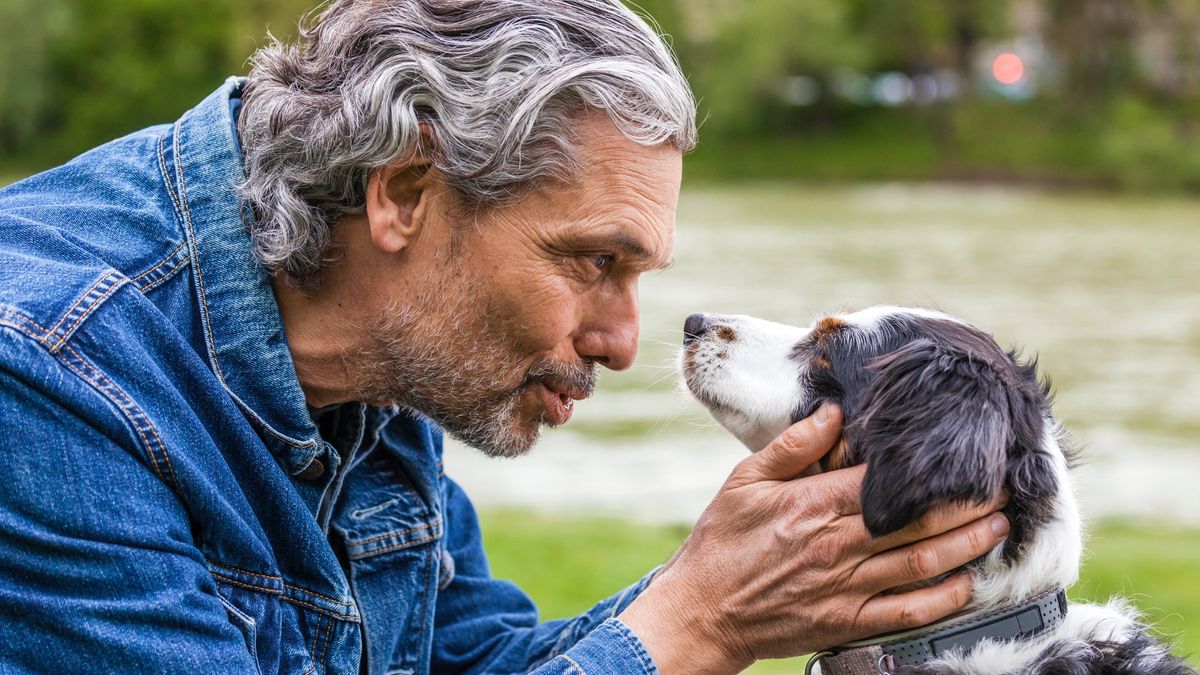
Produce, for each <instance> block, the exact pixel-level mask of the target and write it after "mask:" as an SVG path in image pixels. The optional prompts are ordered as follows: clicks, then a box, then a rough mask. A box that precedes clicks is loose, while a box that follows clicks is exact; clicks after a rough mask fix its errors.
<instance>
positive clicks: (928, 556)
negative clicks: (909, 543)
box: [906, 546, 938, 579]
mask: <svg viewBox="0 0 1200 675" xmlns="http://www.w3.org/2000/svg"><path fill="white" fill-rule="evenodd" d="M937 563H938V559H937V554H936V553H934V551H933V550H931V549H930V548H928V547H926V546H916V547H913V548H912V549H910V550H909V552H908V555H907V560H906V564H907V567H908V572H909V573H910V574H911V575H912V578H913V579H928V578H929V577H931V576H933V575H935V574H937V572H938V570H937Z"/></svg>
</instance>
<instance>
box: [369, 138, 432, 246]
mask: <svg viewBox="0 0 1200 675" xmlns="http://www.w3.org/2000/svg"><path fill="white" fill-rule="evenodd" d="M435 173H436V171H434V170H433V169H432V165H431V164H430V163H429V161H428V160H425V159H421V158H417V159H415V160H413V161H411V162H403V163H396V164H384V165H383V166H377V167H375V168H374V169H372V170H371V176H370V178H369V179H368V180H367V195H366V196H367V203H366V208H367V221H368V222H369V223H370V227H371V240H372V241H374V242H375V245H376V246H378V247H379V248H380V250H382V251H384V252H385V253H397V252H399V251H401V250H402V249H404V247H406V246H408V244H409V242H410V241H412V238H413V237H414V236H416V234H417V233H418V232H419V231H420V230H421V227H422V226H423V225H424V224H425V219H426V217H427V216H428V209H429V199H430V196H431V195H430V187H431V183H432V182H433V180H432V179H433V174H435Z"/></svg>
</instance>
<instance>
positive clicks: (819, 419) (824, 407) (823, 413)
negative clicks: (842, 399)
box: [812, 402, 833, 424]
mask: <svg viewBox="0 0 1200 675" xmlns="http://www.w3.org/2000/svg"><path fill="white" fill-rule="evenodd" d="M832 405H833V404H832V403H829V402H825V403H822V404H821V407H820V408H817V412H815V413H813V416H812V419H813V424H825V423H826V422H828V421H829V408H830V406H832Z"/></svg>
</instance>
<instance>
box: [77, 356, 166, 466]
mask: <svg viewBox="0 0 1200 675" xmlns="http://www.w3.org/2000/svg"><path fill="white" fill-rule="evenodd" d="M64 347H65V348H66V349H67V350H68V351H69V352H71V354H73V355H74V356H75V358H76V359H79V362H80V363H82V364H83V365H84V366H85V367H86V368H88V369H90V370H91V371H92V372H93V373H95V375H96V377H98V378H100V379H101V380H102V381H103V382H104V383H105V384H107V385H108V386H109V388H111V389H112V390H113V392H114V394H116V395H118V396H120V397H121V399H122V400H124V401H125V403H126V405H121V404H120V403H117V402H116V401H113V402H114V403H117V405H118V407H120V408H121V409H122V410H124V411H125V412H126V414H127V415H132V412H130V410H129V409H132V410H133V411H134V412H136V413H138V414H139V416H140V417H141V418H143V419H145V420H146V427H147V429H146V430H147V431H148V432H149V433H150V435H151V436H152V437H153V438H154V444H155V445H157V446H158V449H159V450H161V451H162V454H163V460H164V461H166V463H167V470H168V471H169V472H170V474H171V483H173V484H174V485H175V486H178V485H179V480H178V478H177V477H176V475H175V467H174V466H173V465H172V464H171V456H170V454H168V453H167V448H166V446H164V445H163V444H162V439H161V438H159V436H158V431H157V430H156V429H155V428H154V423H153V422H151V421H150V418H148V417H146V414H145V413H144V412H143V411H142V410H141V408H138V406H137V404H136V403H134V401H133V399H131V398H129V395H128V394H126V393H125V391H124V390H122V389H121V388H120V387H118V386H117V385H116V383H115V382H113V381H112V380H110V379H108V377H107V376H105V374H104V373H103V372H102V371H100V370H99V369H98V368H96V367H95V366H94V365H92V364H91V363H90V362H89V361H88V360H87V359H85V358H84V357H83V356H81V355H80V354H79V352H77V351H75V349H74V348H73V347H71V346H70V345H64ZM64 363H66V362H65V361H64ZM109 400H112V399H109ZM129 421H130V422H132V423H133V426H134V428H135V429H137V430H138V434H139V435H141V436H142V440H143V442H145V443H146V450H147V451H148V452H149V453H150V455H151V457H153V455H154V450H153V449H152V448H150V442H149V441H147V440H146V436H145V435H144V434H143V433H142V428H141V425H139V424H138V423H137V421H136V420H133V419H130V420H129ZM157 464H158V462H157V461H155V465H156V466H157ZM159 478H160V479H163V480H166V479H165V478H163V477H162V475H161V474H160V475H159Z"/></svg>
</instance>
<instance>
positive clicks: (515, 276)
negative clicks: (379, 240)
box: [347, 117, 681, 457]
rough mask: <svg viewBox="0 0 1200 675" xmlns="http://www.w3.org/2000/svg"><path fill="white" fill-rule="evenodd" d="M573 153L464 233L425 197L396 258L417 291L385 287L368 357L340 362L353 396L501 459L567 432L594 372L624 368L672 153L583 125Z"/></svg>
mask: <svg viewBox="0 0 1200 675" xmlns="http://www.w3.org/2000/svg"><path fill="white" fill-rule="evenodd" d="M579 150H580V156H581V157H583V158H584V159H583V161H582V167H581V169H580V171H579V172H578V174H577V176H576V178H575V180H574V181H573V182H572V183H571V184H570V185H552V186H548V187H546V188H545V189H541V190H537V191H535V192H533V193H532V194H530V195H528V196H526V197H524V198H522V199H520V200H519V201H517V202H515V203H513V204H511V205H509V206H506V207H504V208H501V209H498V210H492V211H488V212H481V213H479V214H477V215H470V216H469V217H468V220H467V221H466V222H464V221H463V220H462V218H463V216H462V214H461V213H460V212H458V211H457V210H456V209H454V208H453V203H452V199H451V197H450V196H449V194H448V193H446V192H444V191H443V192H442V193H441V194H439V195H437V196H435V197H433V198H432V199H431V201H430V205H429V210H428V214H429V215H428V218H427V222H426V223H425V224H424V225H423V226H422V229H421V230H420V234H419V236H417V237H416V238H414V240H413V242H412V243H411V244H410V246H409V247H408V249H409V250H408V251H407V252H406V254H407V259H406V260H405V262H404V264H405V265H410V266H415V267H410V269H409V271H411V272H416V273H417V274H416V278H417V279H418V281H417V282H416V283H409V284H406V285H404V286H399V285H398V286H397V287H396V288H395V289H394V291H393V294H392V297H391V298H390V300H389V301H388V302H387V309H386V311H383V312H380V313H379V314H378V316H377V318H376V319H375V320H374V321H373V322H372V323H371V324H370V325H369V326H367V327H366V328H365V330H366V331H367V337H368V338H369V339H367V340H366V341H365V342H366V343H367V345H368V347H366V348H365V349H364V350H362V351H361V352H355V353H352V354H347V359H348V361H347V362H348V363H351V362H352V363H353V370H354V372H357V378H356V379H357V384H358V392H357V394H358V396H359V397H360V398H361V399H362V400H367V401H372V402H377V403H381V402H394V403H398V404H401V405H404V406H407V407H410V408H413V409H415V410H417V411H419V412H421V413H423V414H425V415H427V416H429V417H430V418H432V419H433V420H434V421H436V422H438V423H439V424H440V425H441V426H442V427H444V428H445V429H446V430H447V431H449V432H450V433H452V434H454V435H455V436H457V437H459V438H460V439H461V440H463V441H464V442H466V443H468V444H470V445H473V446H475V447H477V448H480V449H481V450H483V451H484V452H486V453H488V454H490V455H495V456H510V457H511V456H517V455H521V454H523V453H525V452H527V451H528V450H529V448H530V447H531V446H532V445H533V444H534V442H535V441H536V440H537V439H538V436H539V432H540V427H541V426H542V425H543V424H549V425H551V426H557V425H560V424H563V423H565V422H566V421H567V419H568V418H569V417H570V414H571V408H572V405H573V403H574V401H575V400H578V399H583V398H585V397H587V396H588V395H590V394H591V393H592V390H593V389H594V387H595V382H596V364H599V365H603V366H606V367H608V368H611V369H613V370H623V369H625V368H628V367H629V366H630V365H631V364H632V363H633V360H634V357H635V356H636V354H637V344H638V297H637V282H638V278H639V276H640V275H641V274H642V273H644V272H646V271H649V270H654V269H661V268H663V267H665V266H666V265H668V264H669V261H670V256H671V251H672V248H673V246H674V234H675V206H676V201H677V200H678V196H679V182H680V172H681V155H680V153H679V151H677V150H675V149H674V148H672V147H670V146H669V145H663V146H657V147H645V146H641V145H638V144H636V143H633V142H632V141H629V140H627V139H625V138H624V137H623V136H622V135H621V134H620V132H618V131H617V130H616V128H615V127H613V126H612V124H611V123H610V122H608V120H607V119H604V118H602V117H593V118H589V120H588V121H587V122H586V123H585V124H584V125H583V127H582V129H581V138H580V147H579ZM405 276H406V277H412V275H410V274H406V275H405Z"/></svg>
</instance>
